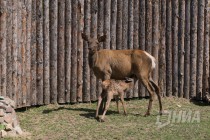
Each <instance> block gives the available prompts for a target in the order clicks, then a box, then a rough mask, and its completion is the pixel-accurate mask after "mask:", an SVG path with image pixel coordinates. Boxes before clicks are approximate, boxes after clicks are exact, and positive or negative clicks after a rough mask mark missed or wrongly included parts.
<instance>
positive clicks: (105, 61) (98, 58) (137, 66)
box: [82, 34, 162, 116]
mask: <svg viewBox="0 0 210 140" xmlns="http://www.w3.org/2000/svg"><path fill="white" fill-rule="evenodd" d="M82 37H83V39H84V40H86V41H87V42H88V45H89V48H88V49H89V63H90V67H91V68H92V69H93V71H94V74H95V75H96V77H97V78H99V79H102V81H104V80H107V79H116V80H122V79H124V78H125V77H131V76H133V75H135V77H137V78H138V79H139V80H140V82H142V83H143V85H144V86H145V87H146V89H147V90H148V92H149V94H150V100H149V105H148V110H147V112H146V114H145V116H147V115H150V110H151V108H152V101H153V99H154V93H156V94H157V96H158V100H159V106H160V113H161V114H162V102H161V96H160V92H159V87H158V86H157V85H156V84H155V83H154V82H153V81H152V80H151V72H152V70H153V68H152V59H151V58H150V57H149V56H148V55H147V54H146V52H145V51H142V50H106V49H102V50H100V49H99V45H98V44H99V43H100V42H103V41H105V39H106V36H105V35H104V36H101V37H99V38H98V39H96V38H90V37H88V36H87V35H85V34H82Z"/></svg>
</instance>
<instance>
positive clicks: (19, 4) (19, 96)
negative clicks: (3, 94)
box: [16, 0, 22, 107]
mask: <svg viewBox="0 0 210 140" xmlns="http://www.w3.org/2000/svg"><path fill="white" fill-rule="evenodd" d="M17 9H18V11H17V20H18V22H17V23H18V24H17V26H18V29H17V40H18V41H17V44H16V46H17V48H18V49H17V93H16V94H17V107H21V104H22V101H21V99H22V82H21V79H22V55H21V51H22V50H21V49H22V46H21V45H22V44H21V41H22V2H21V0H18V1H17ZM20 9H21V10H20Z"/></svg>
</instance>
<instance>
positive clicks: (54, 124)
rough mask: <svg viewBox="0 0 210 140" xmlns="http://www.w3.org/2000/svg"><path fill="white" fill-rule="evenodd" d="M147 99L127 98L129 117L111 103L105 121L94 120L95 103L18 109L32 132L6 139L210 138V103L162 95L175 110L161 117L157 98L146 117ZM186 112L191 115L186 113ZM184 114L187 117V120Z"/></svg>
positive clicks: (169, 108)
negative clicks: (149, 114)
mask: <svg viewBox="0 0 210 140" xmlns="http://www.w3.org/2000/svg"><path fill="white" fill-rule="evenodd" d="M148 101H149V100H148V99H141V100H139V99H138V100H130V101H126V106H127V111H128V115H127V116H124V115H123V109H122V106H121V114H118V112H117V108H116V104H115V102H112V103H111V105H110V109H109V110H108V112H107V115H106V117H105V120H106V121H105V122H103V123H100V122H98V121H97V120H96V119H94V115H95V109H96V103H91V104H88V103H86V104H75V105H59V106H56V105H47V106H41V107H33V108H30V109H27V110H25V111H17V115H18V117H19V120H20V125H21V127H22V129H23V130H24V131H27V132H30V133H31V135H29V136H24V137H20V138H6V140H10V139H15V140H22V139H32V140H33V139H40V140H48V139H49V140H69V139H76V140H78V139H85V140H88V139H90V140H92V139H101V140H103V139H110V140H112V139H119V140H121V139H128V140H137V139H153V140H156V139H158V140H159V139H163V140H167V139H170V140H178V139H183V140H185V139H191V140H193V139H199V140H201V139H210V106H209V105H208V104H206V103H202V102H189V101H188V100H186V99H180V98H163V107H164V110H167V111H168V112H169V114H170V112H172V113H171V117H169V115H164V116H162V117H160V116H159V115H158V109H159V108H158V100H157V99H156V100H155V101H154V104H153V109H152V112H151V116H148V117H143V115H144V113H145V112H146V109H147V105H148ZM180 112H181V115H180V116H179V115H178V114H179V113H180ZM183 112H185V113H187V114H188V116H186V115H183V114H184V113H183ZM190 112H191V114H190ZM174 113H177V115H174ZM173 117H174V118H173ZM184 117H187V120H185V119H184ZM158 119H159V120H158ZM173 119H174V120H173ZM179 119H181V121H179ZM166 120H168V121H166ZM160 121H162V124H160ZM182 121H183V122H182ZM158 122H159V125H158ZM164 122H165V123H164ZM167 122H168V123H167Z"/></svg>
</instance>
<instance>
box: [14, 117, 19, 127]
mask: <svg viewBox="0 0 210 140" xmlns="http://www.w3.org/2000/svg"><path fill="white" fill-rule="evenodd" d="M17 125H19V123H18V121H17V119H15V120H14V121H13V122H12V126H13V127H14V128H15V127H16V126H17Z"/></svg>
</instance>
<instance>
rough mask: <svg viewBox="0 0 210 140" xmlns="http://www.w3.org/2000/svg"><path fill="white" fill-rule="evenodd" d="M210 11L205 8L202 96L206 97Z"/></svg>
mask: <svg viewBox="0 0 210 140" xmlns="http://www.w3.org/2000/svg"><path fill="white" fill-rule="evenodd" d="M209 3H210V2H209V1H208V0H205V9H207V8H208V4H209ZM209 13H210V11H208V10H205V21H204V22H205V23H204V55H203V57H204V61H203V64H204V65H203V94H202V98H203V99H205V98H206V95H207V93H208V92H209V91H208V87H209V86H208V85H209V83H208V77H209V24H210V23H209V15H210V14H209Z"/></svg>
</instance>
